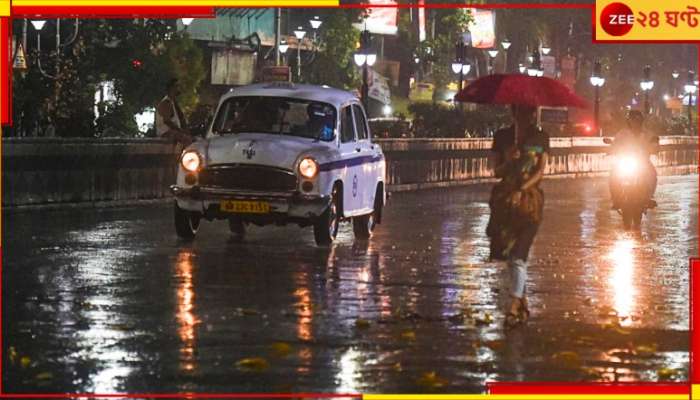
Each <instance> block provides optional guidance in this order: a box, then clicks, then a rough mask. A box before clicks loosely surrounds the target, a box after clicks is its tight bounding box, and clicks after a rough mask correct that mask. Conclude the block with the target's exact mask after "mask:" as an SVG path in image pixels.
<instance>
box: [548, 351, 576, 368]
mask: <svg viewBox="0 0 700 400" xmlns="http://www.w3.org/2000/svg"><path fill="white" fill-rule="evenodd" d="M552 361H553V362H555V363H557V364H559V365H561V366H563V367H566V368H578V367H580V366H581V357H579V355H578V353H575V352H573V351H560V352H559V353H556V354H554V355H552Z"/></svg>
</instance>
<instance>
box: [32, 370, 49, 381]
mask: <svg viewBox="0 0 700 400" xmlns="http://www.w3.org/2000/svg"><path fill="white" fill-rule="evenodd" d="M34 379H36V380H38V381H45V380H48V379H53V374H52V373H51V372H42V373H40V374H39V375H37V376H35V377H34Z"/></svg>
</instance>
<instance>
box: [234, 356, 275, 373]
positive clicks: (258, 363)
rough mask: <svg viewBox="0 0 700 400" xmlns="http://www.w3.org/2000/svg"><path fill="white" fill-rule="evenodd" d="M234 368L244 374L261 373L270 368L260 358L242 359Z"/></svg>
mask: <svg viewBox="0 0 700 400" xmlns="http://www.w3.org/2000/svg"><path fill="white" fill-rule="evenodd" d="M236 366H237V367H238V369H240V370H242V371H246V372H262V371H265V370H266V369H268V368H270V364H269V363H268V362H267V360H266V359H264V358H262V357H252V358H244V359H242V360H239V361H238V362H237V363H236Z"/></svg>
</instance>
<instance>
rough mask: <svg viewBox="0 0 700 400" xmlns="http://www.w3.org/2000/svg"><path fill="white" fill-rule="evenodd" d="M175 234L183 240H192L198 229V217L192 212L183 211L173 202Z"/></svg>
mask: <svg viewBox="0 0 700 400" xmlns="http://www.w3.org/2000/svg"><path fill="white" fill-rule="evenodd" d="M174 211H175V212H174V217H175V232H176V233H177V236H179V237H180V238H182V239H185V240H192V239H194V237H195V236H196V235H197V229H199V222H200V215H199V214H197V213H194V212H192V211H187V210H183V209H182V208H180V207H178V205H177V202H175V209H174Z"/></svg>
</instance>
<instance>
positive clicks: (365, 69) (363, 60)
mask: <svg viewBox="0 0 700 400" xmlns="http://www.w3.org/2000/svg"><path fill="white" fill-rule="evenodd" d="M371 42H372V36H371V34H370V32H369V31H368V30H367V28H365V30H363V31H362V32H361V33H360V49H359V50H358V51H357V52H356V53H355V56H354V57H353V58H354V61H355V64H356V65H357V66H358V67H362V88H361V90H360V92H361V93H360V96H361V97H362V99H361V100H362V105H363V106H364V108H365V112H366V113H367V114H368V115H369V82H368V81H369V67H371V66H372V65H374V63H375V62H376V61H377V54H376V53H373V52H372V51H371V48H370V47H371Z"/></svg>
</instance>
